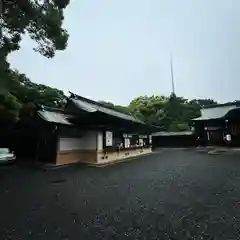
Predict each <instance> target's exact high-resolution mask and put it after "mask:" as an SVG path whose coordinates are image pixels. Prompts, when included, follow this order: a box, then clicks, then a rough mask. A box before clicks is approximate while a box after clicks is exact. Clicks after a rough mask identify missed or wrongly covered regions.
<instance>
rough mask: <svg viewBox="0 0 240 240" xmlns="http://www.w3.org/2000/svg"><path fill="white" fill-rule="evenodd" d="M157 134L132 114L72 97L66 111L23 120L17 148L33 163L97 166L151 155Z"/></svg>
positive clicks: (46, 111)
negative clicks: (78, 163) (154, 135)
mask: <svg viewBox="0 0 240 240" xmlns="http://www.w3.org/2000/svg"><path fill="white" fill-rule="evenodd" d="M153 131H157V129H156V127H153V126H149V125H147V124H145V123H144V122H142V121H141V120H139V119H137V118H136V117H134V116H133V115H131V114H130V113H129V114H127V113H123V112H120V111H117V110H114V109H111V108H108V107H106V106H104V105H103V104H100V103H98V102H95V101H93V100H90V99H87V98H84V97H81V96H78V95H75V94H71V96H70V97H69V98H68V100H67V103H66V106H65V109H64V110H59V109H51V108H47V107H42V108H41V109H38V110H37V111H36V113H35V114H34V116H31V117H30V118H25V119H22V120H21V121H20V122H19V123H18V124H17V131H16V132H17V133H18V134H17V139H18V144H16V145H15V146H16V151H17V153H18V156H19V157H20V158H24V157H25V158H28V159H30V160H31V161H33V160H34V161H37V162H44V163H51V164H57V165H63V164H71V163H77V162H83V163H90V164H96V165H97V164H106V163H109V162H114V161H118V160H121V159H124V158H128V157H133V156H138V155H142V154H146V153H150V152H151V151H152V137H151V133H152V132H153Z"/></svg>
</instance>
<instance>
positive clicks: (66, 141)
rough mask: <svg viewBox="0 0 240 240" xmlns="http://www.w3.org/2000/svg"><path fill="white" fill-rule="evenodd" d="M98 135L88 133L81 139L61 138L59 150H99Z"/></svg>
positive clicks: (94, 132)
mask: <svg viewBox="0 0 240 240" xmlns="http://www.w3.org/2000/svg"><path fill="white" fill-rule="evenodd" d="M97 135H98V133H97V132H96V131H86V132H85V133H84V134H83V136H82V137H79V138H69V137H68V138H60V139H59V150H60V151H68V150H96V149H97Z"/></svg>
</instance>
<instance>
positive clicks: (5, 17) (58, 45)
mask: <svg viewBox="0 0 240 240" xmlns="http://www.w3.org/2000/svg"><path fill="white" fill-rule="evenodd" d="M68 4H69V0H44V1H43V0H9V1H7V0H4V1H0V9H1V12H0V24H1V27H0V79H2V78H4V79H5V81H6V80H7V78H9V76H8V74H10V73H9V63H8V62H7V56H8V55H9V54H10V53H11V52H14V51H17V50H19V49H20V42H21V40H22V36H23V35H25V34H27V35H28V36H29V37H30V38H31V39H33V40H34V41H35V42H36V43H37V47H36V48H34V50H35V51H37V52H39V53H40V54H42V55H43V56H45V57H48V58H52V57H54V55H55V52H56V51H57V50H64V49H65V48H66V46H67V41H68V33H67V31H66V30H65V29H63V28H62V24H63V20H64V15H63V10H64V8H65V7H66V6H67V5H68ZM10 78H11V77H10ZM1 81H2V80H1ZM0 87H1V85H0Z"/></svg>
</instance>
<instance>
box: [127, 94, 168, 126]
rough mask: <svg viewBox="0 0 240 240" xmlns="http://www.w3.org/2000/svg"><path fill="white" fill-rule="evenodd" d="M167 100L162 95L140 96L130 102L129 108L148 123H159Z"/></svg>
mask: <svg viewBox="0 0 240 240" xmlns="http://www.w3.org/2000/svg"><path fill="white" fill-rule="evenodd" d="M167 101H168V98H167V97H164V96H154V95H153V96H150V97H148V96H140V97H137V98H135V99H133V100H132V101H131V102H130V104H129V109H130V111H131V112H133V113H134V114H135V115H136V116H137V117H138V118H140V119H141V120H143V121H145V122H147V123H149V124H153V125H161V124H162V119H163V118H164V115H165V113H164V106H165V104H166V102H167Z"/></svg>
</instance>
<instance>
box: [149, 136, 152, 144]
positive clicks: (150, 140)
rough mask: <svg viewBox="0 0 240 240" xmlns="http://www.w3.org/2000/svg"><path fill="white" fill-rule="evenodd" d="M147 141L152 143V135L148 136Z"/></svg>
mask: <svg viewBox="0 0 240 240" xmlns="http://www.w3.org/2000/svg"><path fill="white" fill-rule="evenodd" d="M149 143H150V144H152V135H150V136H149Z"/></svg>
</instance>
